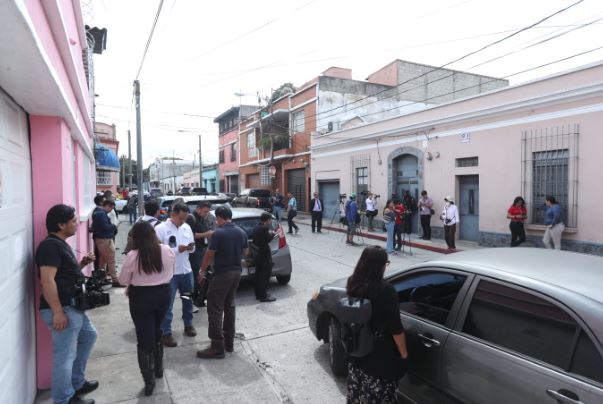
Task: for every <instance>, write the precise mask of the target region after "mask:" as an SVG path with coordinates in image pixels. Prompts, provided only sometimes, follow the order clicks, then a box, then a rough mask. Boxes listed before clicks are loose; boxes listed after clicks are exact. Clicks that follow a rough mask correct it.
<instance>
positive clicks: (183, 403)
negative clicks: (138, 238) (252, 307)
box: [35, 215, 281, 404]
mask: <svg viewBox="0 0 603 404" xmlns="http://www.w3.org/2000/svg"><path fill="white" fill-rule="evenodd" d="M124 218H125V215H121V216H120V219H121V220H124ZM129 229H130V225H129V224H128V223H127V219H126V221H124V222H121V223H120V225H119V233H118V235H117V238H116V247H117V248H119V250H117V263H118V265H121V262H122V260H123V257H124V256H123V255H122V254H121V252H122V251H123V248H124V246H125V244H126V240H127V234H128V231H129ZM110 291H111V304H110V305H109V306H105V307H100V308H97V309H94V310H90V311H89V312H88V315H89V316H90V319H91V320H92V323H93V324H94V325H95V327H96V328H97V330H98V339H97V341H96V344H95V346H94V349H93V351H92V354H91V356H90V360H89V361H88V368H87V371H86V377H87V378H88V379H96V380H98V381H99V382H100V387H99V388H98V389H97V390H95V391H94V392H92V393H90V394H88V396H87V397H89V398H93V399H95V400H96V403H100V404H103V403H104V404H107V403H108V404H111V403H124V404H134V403H149V404H167V403H170V404H171V403H178V404H194V403H195V404H196V403H200V402H206V403H207V402H211V403H214V402H215V403H218V402H220V403H279V402H281V400H280V399H279V395H280V392H279V391H278V388H277V387H275V386H274V385H273V384H272V383H271V381H270V380H269V379H268V378H266V377H265V376H264V375H263V373H262V372H261V371H260V366H261V364H259V363H258V362H257V361H256V360H254V355H251V354H250V351H251V348H250V347H249V346H248V344H249V343H248V342H247V341H244V340H240V339H235V351H234V353H232V354H227V358H226V359H225V360H214V361H209V360H207V361H202V360H200V359H198V358H197V357H196V356H195V353H196V351H197V350H199V349H202V348H204V347H205V345H206V344H208V343H209V339H208V337H207V313H206V310H204V309H203V308H202V309H200V310H199V313H197V314H195V315H194V317H193V324H194V326H195V328H196V329H197V336H196V337H194V338H191V337H185V336H183V325H182V320H180V318H181V313H182V311H181V305H180V303H179V302H178V301H177V302H175V304H174V321H173V322H172V327H173V329H174V334H173V335H174V337H175V338H176V339H177V340H178V346H177V347H176V348H165V359H164V361H165V373H164V378H163V379H158V380H157V386H156V387H155V391H154V393H153V395H152V396H151V397H145V396H144V394H143V392H142V388H143V381H142V377H141V375H140V371H139V369H138V361H137V356H136V335H135V332H134V325H133V323H132V319H131V317H130V312H129V306H128V300H127V298H126V296H125V295H124V289H123V288H115V289H113V288H111V289H110ZM233 369H236V372H235V371H233ZM35 403H36V404H51V403H52V400H51V398H50V390H45V391H39V392H38V395H37V397H36V400H35Z"/></svg>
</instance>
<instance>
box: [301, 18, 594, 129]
mask: <svg viewBox="0 0 603 404" xmlns="http://www.w3.org/2000/svg"><path fill="white" fill-rule="evenodd" d="M600 20H603V18H599V19H596V20H593V21H591V22H588V23H585V24H581V25H578V26H575V27H574V28H572V29H570V30H567V31H565V32H561V33H559V34H556V35H554V36H552V37H548V38H544V39H542V40H540V41H538V42H535V43H531V44H529V45H527V46H525V47H522V48H520V49H516V50H513V51H511V52H507V53H505V54H503V55H500V56H497V57H494V58H491V59H488V60H486V61H484V62H480V63H478V64H475V65H473V66H470V67H469V68H467V69H464V70H471V69H474V68H476V67H479V66H483V65H485V64H488V63H491V62H493V61H496V60H499V59H502V58H504V57H507V56H510V55H513V54H516V53H519V52H521V51H523V50H526V49H529V48H532V47H534V46H537V45H541V44H544V43H546V42H549V41H551V40H553V39H557V38H560V37H562V36H564V35H567V34H569V33H571V32H574V31H576V30H578V29H581V28H585V27H588V26H590V25H592V24H594V23H596V22H597V21H600ZM539 38H541V37H539ZM454 74H455V73H454V72H452V73H450V74H447V75H444V76H441V77H438V78H437V79H435V80H431V81H428V82H427V83H424V84H419V85H416V86H414V87H410V88H407V89H406V90H404V91H400V92H396V93H395V94H392V95H390V96H387V97H383V98H380V99H377V100H374V101H371V102H369V103H365V104H360V105H358V106H356V107H353V108H349V109H346V110H345V111H344V112H350V111H354V110H356V109H358V108H362V107H366V106H367V105H371V104H374V103H377V102H380V101H383V100H386V99H388V98H393V97H398V96H399V95H400V94H404V93H407V92H409V91H412V90H415V89H417V88H421V87H423V86H425V85H429V84H433V83H436V82H438V81H441V80H445V79H447V78H449V77H452V76H453V75H454ZM494 80H496V79H494ZM494 80H489V81H488V82H492V81H494ZM488 82H487V83H488ZM482 84H483V83H482ZM396 89H397V87H394V88H392V89H387V91H391V90H396ZM439 97H440V96H436V97H432V98H439ZM367 98H368V97H367ZM419 102H420V101H419ZM390 110H391V109H390ZM319 114H320V113H318V114H315V115H312V116H316V115H319ZM336 115H337V113H335V114H331V115H327V116H324V117H321V119H327V118H330V117H333V116H336ZM369 115H373V114H369Z"/></svg>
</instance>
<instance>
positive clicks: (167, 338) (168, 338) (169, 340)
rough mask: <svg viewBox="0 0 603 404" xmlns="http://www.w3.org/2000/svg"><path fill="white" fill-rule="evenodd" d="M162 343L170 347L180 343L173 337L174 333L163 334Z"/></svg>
mask: <svg viewBox="0 0 603 404" xmlns="http://www.w3.org/2000/svg"><path fill="white" fill-rule="evenodd" d="M161 343H162V344H163V345H165V346H167V347H168V348H174V347H175V346H177V345H178V341H176V339H175V338H174V337H172V334H167V335H162V336H161Z"/></svg>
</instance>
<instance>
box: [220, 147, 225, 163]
mask: <svg viewBox="0 0 603 404" xmlns="http://www.w3.org/2000/svg"><path fill="white" fill-rule="evenodd" d="M219 162H220V164H222V163H224V149H222V150H220V153H219Z"/></svg>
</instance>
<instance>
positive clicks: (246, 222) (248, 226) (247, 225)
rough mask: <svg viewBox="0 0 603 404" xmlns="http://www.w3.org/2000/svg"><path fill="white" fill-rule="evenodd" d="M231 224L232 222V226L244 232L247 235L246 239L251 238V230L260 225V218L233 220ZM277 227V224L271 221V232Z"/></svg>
mask: <svg viewBox="0 0 603 404" xmlns="http://www.w3.org/2000/svg"><path fill="white" fill-rule="evenodd" d="M233 222H234V224H236V225H237V226H239V227H240V228H241V229H243V230H245V233H247V236H248V237H251V232H253V229H254V228H255V226H257V225H258V224H260V218H259V217H245V218H241V219H234V220H233ZM277 226H278V222H277V221H276V220H272V223H271V230H274V229H276V227H277Z"/></svg>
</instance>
